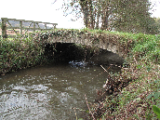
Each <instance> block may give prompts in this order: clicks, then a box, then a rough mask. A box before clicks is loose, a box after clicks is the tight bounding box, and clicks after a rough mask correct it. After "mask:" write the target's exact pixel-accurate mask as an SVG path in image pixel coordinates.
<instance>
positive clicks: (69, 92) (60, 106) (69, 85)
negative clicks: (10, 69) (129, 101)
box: [0, 62, 107, 120]
mask: <svg viewBox="0 0 160 120" xmlns="http://www.w3.org/2000/svg"><path fill="white" fill-rule="evenodd" d="M103 72H104V71H103V69H102V68H100V67H98V66H90V67H87V66H86V65H85V64H84V63H75V62H70V63H69V64H62V63H61V64H54V65H49V66H41V67H35V68H29V69H27V70H21V71H18V72H16V73H11V74H8V75H6V76H4V77H2V78H1V79H0V83H1V84H0V119H4V120H12V119H17V120H19V119H20V120H21V119H23V120H24V119H38V120H53V119H54V120H56V119H57V120H60V119H62V120H75V119H76V116H75V112H76V114H77V117H78V118H83V117H84V115H85V112H84V111H86V110H87V107H86V103H85V99H84V94H86V95H87V97H88V101H89V102H92V101H94V99H95V92H96V89H101V88H102V85H103V83H104V81H105V80H106V76H107V75H106V73H104V74H101V75H99V74H100V73H103ZM73 108H76V109H77V110H76V111H74V110H73Z"/></svg>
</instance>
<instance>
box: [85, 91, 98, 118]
mask: <svg viewBox="0 0 160 120" xmlns="http://www.w3.org/2000/svg"><path fill="white" fill-rule="evenodd" d="M84 97H85V100H86V104H87V107H88V110H89V112H90V114H91V115H92V118H93V120H96V119H95V118H94V115H93V113H92V112H91V109H90V107H89V104H88V101H87V96H86V94H85V95H84Z"/></svg>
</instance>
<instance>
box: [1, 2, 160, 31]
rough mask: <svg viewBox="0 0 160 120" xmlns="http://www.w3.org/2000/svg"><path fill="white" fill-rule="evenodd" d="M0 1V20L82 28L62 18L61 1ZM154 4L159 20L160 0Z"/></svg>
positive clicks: (68, 18)
mask: <svg viewBox="0 0 160 120" xmlns="http://www.w3.org/2000/svg"><path fill="white" fill-rule="evenodd" d="M57 1H58V2H56V3H55V4H52V3H53V2H54V0H0V18H1V17H7V18H16V19H25V20H34V21H43V22H51V23H58V26H57V28H83V27H84V25H83V21H82V19H79V20H78V21H76V22H72V21H71V18H72V17H73V16H72V15H70V16H67V17H64V16H63V10H56V9H57V8H61V3H62V1H63V0H57ZM150 1H151V2H153V3H155V5H156V6H155V7H154V9H157V10H155V11H154V12H153V15H152V16H153V17H159V18H160V0H150Z"/></svg>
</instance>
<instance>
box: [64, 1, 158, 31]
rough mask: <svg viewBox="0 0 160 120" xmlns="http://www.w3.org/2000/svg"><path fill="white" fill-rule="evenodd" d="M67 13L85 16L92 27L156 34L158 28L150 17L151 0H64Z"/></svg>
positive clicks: (85, 22) (89, 26)
mask: <svg viewBox="0 0 160 120" xmlns="http://www.w3.org/2000/svg"><path fill="white" fill-rule="evenodd" d="M62 8H63V10H64V13H65V15H68V14H74V15H75V19H78V18H80V17H83V22H84V25H85V27H87V28H90V29H102V30H117V31H125V32H126V31H127V32H134V33H138V32H142V33H150V34H155V33H156V32H157V30H155V29H158V28H156V26H155V25H157V24H156V21H155V19H153V18H151V17H150V15H151V14H150V13H149V10H150V9H151V3H150V2H149V0H69V1H68V0H63V5H62Z"/></svg>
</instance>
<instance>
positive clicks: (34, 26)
mask: <svg viewBox="0 0 160 120" xmlns="http://www.w3.org/2000/svg"><path fill="white" fill-rule="evenodd" d="M33 28H34V29H33V31H34V33H35V28H36V25H35V22H34V23H33Z"/></svg>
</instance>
